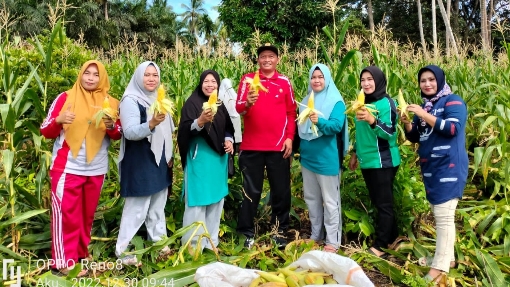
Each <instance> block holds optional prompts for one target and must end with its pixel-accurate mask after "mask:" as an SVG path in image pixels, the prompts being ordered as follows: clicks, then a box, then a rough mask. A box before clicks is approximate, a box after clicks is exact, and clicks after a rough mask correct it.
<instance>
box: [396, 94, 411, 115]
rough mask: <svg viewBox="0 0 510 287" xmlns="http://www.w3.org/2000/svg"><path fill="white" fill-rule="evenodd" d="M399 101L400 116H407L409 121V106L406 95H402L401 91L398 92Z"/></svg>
mask: <svg viewBox="0 0 510 287" xmlns="http://www.w3.org/2000/svg"><path fill="white" fill-rule="evenodd" d="M397 101H398V108H399V109H400V116H402V114H405V115H406V117H407V118H408V119H409V112H408V111H407V106H408V104H407V103H406V100H405V99H404V94H402V90H401V89H400V90H399V91H398V97H397Z"/></svg>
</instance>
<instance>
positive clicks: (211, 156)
mask: <svg viewBox="0 0 510 287" xmlns="http://www.w3.org/2000/svg"><path fill="white" fill-rule="evenodd" d="M186 157H187V163H186V168H185V170H184V176H185V178H184V186H183V188H184V192H186V193H187V196H188V206H205V205H210V204H213V203H217V202H219V201H220V200H222V199H223V198H224V197H225V196H226V195H227V194H228V183H227V182H228V166H227V163H228V155H227V154H223V155H220V154H218V153H217V152H216V151H214V150H213V149H212V148H211V147H210V146H209V145H208V144H207V142H206V141H205V139H204V138H202V137H200V136H195V137H193V138H192V139H191V141H190V145H189V150H188V153H187V155H186Z"/></svg>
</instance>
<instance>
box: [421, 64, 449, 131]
mask: <svg viewBox="0 0 510 287" xmlns="http://www.w3.org/2000/svg"><path fill="white" fill-rule="evenodd" d="M426 71H429V72H432V73H433V74H434V76H435V77H436V82H437V92H436V94H435V95H433V96H427V95H425V94H424V93H423V91H422V92H421V97H422V98H423V101H424V102H425V105H424V106H423V109H424V110H425V111H426V112H427V113H430V111H431V110H432V107H433V106H434V103H435V102H437V101H438V100H439V99H440V98H442V97H443V96H447V95H450V94H451V93H452V90H451V89H450V86H448V84H447V83H446V76H445V73H444V71H443V70H442V69H441V68H439V67H438V66H435V65H429V66H426V67H423V68H421V69H420V71H419V72H418V82H420V77H421V74H423V72H426ZM420 121H421V123H420V124H421V126H422V127H424V126H425V125H426V124H427V123H426V122H425V120H424V119H421V120H420Z"/></svg>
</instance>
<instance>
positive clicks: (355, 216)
mask: <svg viewBox="0 0 510 287" xmlns="http://www.w3.org/2000/svg"><path fill="white" fill-rule="evenodd" d="M344 214H345V216H347V217H348V218H349V219H351V220H354V221H357V220H360V218H361V215H362V213H361V212H360V211H358V210H356V209H347V210H344Z"/></svg>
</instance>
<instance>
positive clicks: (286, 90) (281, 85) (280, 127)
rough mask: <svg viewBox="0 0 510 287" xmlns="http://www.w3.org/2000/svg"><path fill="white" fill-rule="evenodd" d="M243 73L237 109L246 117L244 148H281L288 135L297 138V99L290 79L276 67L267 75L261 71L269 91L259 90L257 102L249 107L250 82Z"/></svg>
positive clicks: (249, 75)
mask: <svg viewBox="0 0 510 287" xmlns="http://www.w3.org/2000/svg"><path fill="white" fill-rule="evenodd" d="M254 75H255V73H250V74H246V75H244V76H243V77H242V79H241V82H240V84H239V89H238V91H237V103H236V110H237V112H238V113H239V114H241V115H242V116H243V117H244V132H243V141H242V143H241V147H240V149H241V150H252V151H281V149H282V147H283V143H284V142H285V140H286V139H291V140H293V139H294V134H295V133H296V125H295V122H294V121H295V120H296V101H295V100H294V92H293V90H292V85H291V83H290V81H289V79H288V78H287V77H285V76H283V75H280V74H278V72H276V71H275V73H274V74H273V76H272V77H270V78H267V77H265V76H263V74H262V73H261V74H260V81H261V83H262V85H263V86H264V87H265V88H267V89H268V91H267V92H264V91H262V90H260V91H259V97H258V99H257V102H255V104H254V105H252V106H251V107H249V108H248V107H246V101H247V97H248V91H249V84H247V83H244V79H245V78H246V77H250V78H253V76H254Z"/></svg>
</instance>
